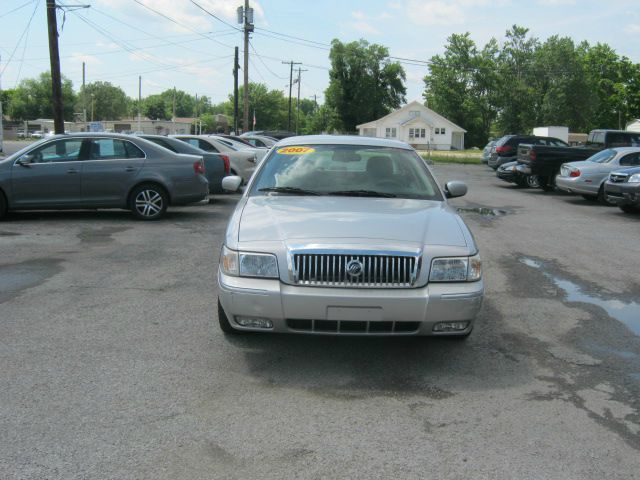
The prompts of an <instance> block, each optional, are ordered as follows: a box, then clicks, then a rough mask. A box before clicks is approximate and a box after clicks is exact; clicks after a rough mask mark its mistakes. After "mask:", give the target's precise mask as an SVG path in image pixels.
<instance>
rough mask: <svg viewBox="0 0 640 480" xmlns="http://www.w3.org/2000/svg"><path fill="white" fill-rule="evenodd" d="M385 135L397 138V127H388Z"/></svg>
mask: <svg viewBox="0 0 640 480" xmlns="http://www.w3.org/2000/svg"><path fill="white" fill-rule="evenodd" d="M384 136H385V137H386V138H396V129H395V127H393V128H391V127H387V128H386V129H385V132H384Z"/></svg>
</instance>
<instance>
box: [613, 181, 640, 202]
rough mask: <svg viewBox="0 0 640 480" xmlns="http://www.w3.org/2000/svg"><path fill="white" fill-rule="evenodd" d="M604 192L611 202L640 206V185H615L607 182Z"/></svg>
mask: <svg viewBox="0 0 640 480" xmlns="http://www.w3.org/2000/svg"><path fill="white" fill-rule="evenodd" d="M604 192H605V195H606V196H607V200H608V201H609V202H612V203H616V204H618V205H636V206H640V183H626V182H625V183H615V182H610V181H608V180H607V181H606V182H605V184H604Z"/></svg>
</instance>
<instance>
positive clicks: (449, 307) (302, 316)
mask: <svg viewBox="0 0 640 480" xmlns="http://www.w3.org/2000/svg"><path fill="white" fill-rule="evenodd" d="M218 284H219V294H218V296H219V299H220V303H221V304H222V307H223V309H224V311H225V313H226V314H227V317H228V318H229V321H230V322H231V324H232V325H233V326H234V327H235V328H237V329H239V330H256V331H271V332H281V333H286V332H288V333H301V331H302V330H301V329H299V328H295V327H292V325H293V324H296V322H298V324H303V325H306V326H307V327H308V328H307V327H305V329H304V331H303V333H316V334H340V335H353V334H376V335H388V334H392V335H442V336H447V335H452V334H453V335H461V334H462V335H463V334H466V333H469V332H470V331H471V329H472V328H473V322H474V320H475V318H476V316H477V314H478V312H479V310H480V308H481V306H482V299H483V296H484V284H483V281H482V280H480V281H477V282H464V283H462V282H461V283H432V284H429V285H427V286H426V287H422V288H407V289H365V288H328V287H306V286H305V287H301V286H294V285H288V284H285V283H282V282H281V281H280V280H275V279H274V280H267V279H253V278H240V277H232V276H227V275H224V274H223V273H222V272H218ZM238 316H244V317H260V318H267V319H269V320H271V321H272V322H273V328H271V329H261V328H247V327H241V326H240V325H238V324H237V323H236V322H235V318H236V317H238ZM439 322H468V323H469V324H468V326H467V328H466V329H465V330H462V331H456V332H455V333H449V332H446V333H444V332H442V333H440V332H434V331H433V327H434V326H435V325H436V324H437V323H439ZM365 323H366V325H364V324H365ZM390 323H393V325H394V326H393V328H391V329H390V330H386V329H385V328H378V327H385V326H386V325H389V324H390ZM400 323H401V324H402V325H408V324H411V326H412V327H413V326H415V328H411V329H410V330H406V329H405V330H402V329H401V328H396V326H395V325H396V324H400ZM320 324H322V325H323V328H322V329H319V328H318V329H317V328H315V327H316V325H320ZM342 324H344V326H345V327H346V326H347V325H356V324H357V325H360V324H362V325H363V330H362V331H358V332H353V331H347V330H348V329H347V328H345V329H343V328H341V326H342ZM327 325H329V326H330V327H331V326H336V328H335V331H331V328H329V329H328V330H329V331H327V328H324V327H326V326H327Z"/></svg>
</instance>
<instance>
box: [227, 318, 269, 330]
mask: <svg viewBox="0 0 640 480" xmlns="http://www.w3.org/2000/svg"><path fill="white" fill-rule="evenodd" d="M235 319H236V323H237V324H238V325H240V326H241V327H252V328H273V322H272V321H271V320H269V319H268V318H261V317H241V316H237V317H235Z"/></svg>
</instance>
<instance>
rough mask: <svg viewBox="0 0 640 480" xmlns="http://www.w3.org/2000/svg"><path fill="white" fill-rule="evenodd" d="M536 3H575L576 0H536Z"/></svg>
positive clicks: (549, 4)
mask: <svg viewBox="0 0 640 480" xmlns="http://www.w3.org/2000/svg"><path fill="white" fill-rule="evenodd" d="M538 4H540V5H547V6H556V5H575V4H576V0H538Z"/></svg>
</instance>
